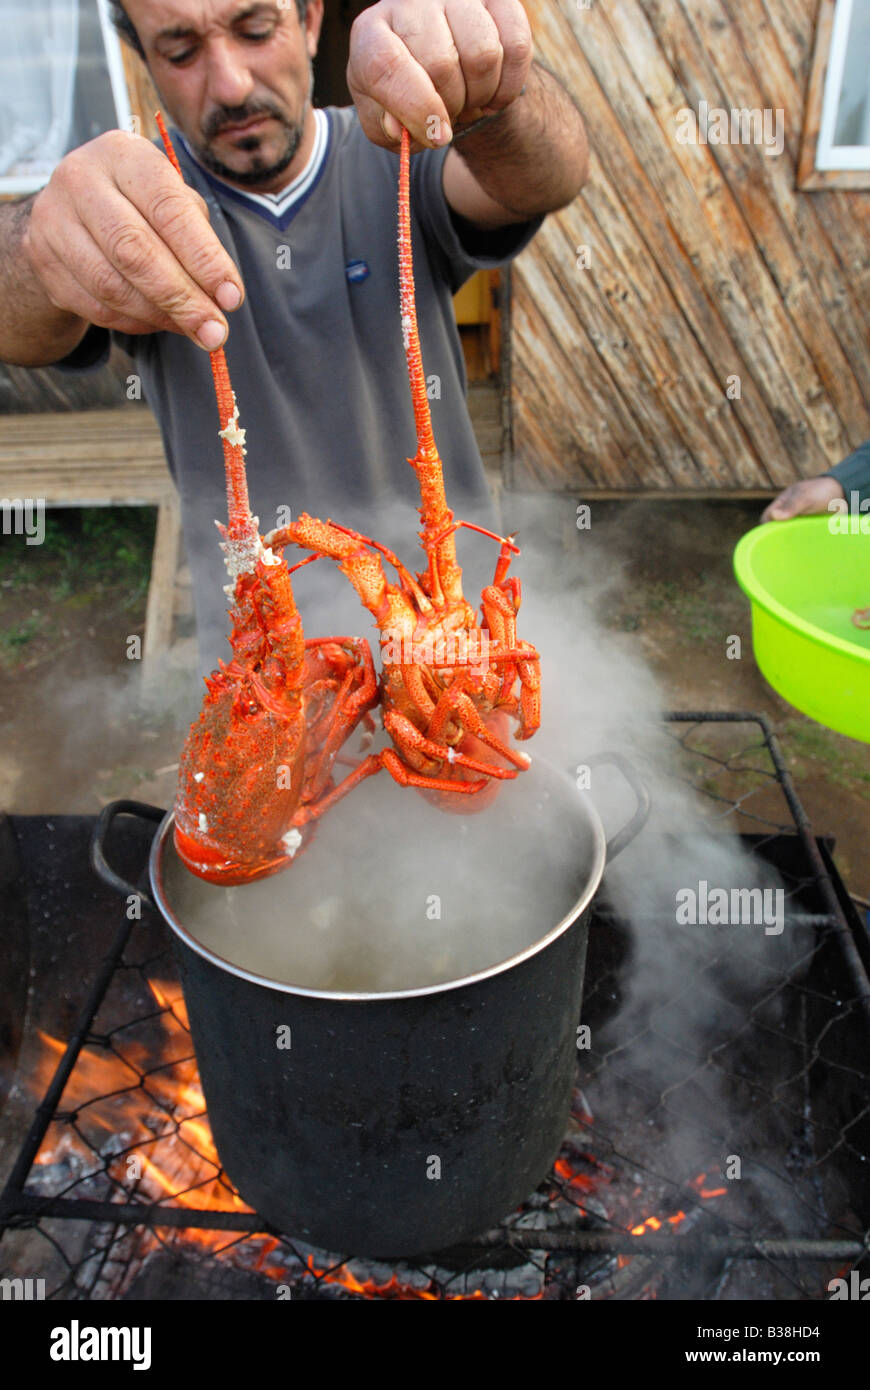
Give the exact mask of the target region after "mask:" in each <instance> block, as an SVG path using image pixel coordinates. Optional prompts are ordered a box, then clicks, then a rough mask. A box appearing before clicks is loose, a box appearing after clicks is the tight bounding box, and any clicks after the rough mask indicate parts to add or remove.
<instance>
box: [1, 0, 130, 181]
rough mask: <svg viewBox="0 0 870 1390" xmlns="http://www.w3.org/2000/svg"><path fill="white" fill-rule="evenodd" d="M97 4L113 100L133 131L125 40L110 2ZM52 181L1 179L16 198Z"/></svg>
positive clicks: (120, 118)
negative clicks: (123, 47)
mask: <svg viewBox="0 0 870 1390" xmlns="http://www.w3.org/2000/svg"><path fill="white" fill-rule="evenodd" d="M96 3H97V14H98V16H99V20H100V32H101V34H102V36H103V49H104V51H105V55H106V67H107V68H108V71H109V82H110V84H111V88H112V100H113V102H114V105H115V115H116V117H117V120H118V125H119V126H120V127H121V128H122V129H123V130H130V129H131V128H132V120H131V118H132V112H131V111H130V98H129V95H128V93H127V82H126V79H125V77H124V63H123V60H122V58H121V40H120V39H119V37H118V34H117V33H116V31H115V26H114V25H113V23H112V21H111V18H110V16H109V6H108V3H107V0H96ZM50 178H51V174H50V173H49V174H34V175H31V176H30V177H27V176H25V175H21V174H4V175H2V176H0V195H2V194H10V193H11V194H16V195H24V194H27V193H37V192H38V191H39V189H40V188H44V187H45V185H46V184H47V183H48V180H49V179H50Z"/></svg>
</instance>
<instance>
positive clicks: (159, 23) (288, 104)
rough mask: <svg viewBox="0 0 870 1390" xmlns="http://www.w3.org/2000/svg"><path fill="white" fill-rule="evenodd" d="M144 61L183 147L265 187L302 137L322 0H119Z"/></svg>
mask: <svg viewBox="0 0 870 1390" xmlns="http://www.w3.org/2000/svg"><path fill="white" fill-rule="evenodd" d="M124 7H125V9H126V11H127V14H128V15H129V17H130V20H131V21H132V23H133V25H134V26H135V29H136V33H137V34H138V36H139V41H140V43H141V44H142V47H143V48H144V50H145V57H146V61H147V63H148V69H149V71H150V73H151V77H152V78H153V80H154V85H155V86H156V87H157V90H158V92H159V93H160V97H161V100H162V101H163V102H164V104H165V106H166V109H167V111H168V112H169V114H170V116H171V117H172V119H173V121H174V122H175V124H176V125H177V126H178V128H179V130H181V131H182V132H183V134H184V135H185V137H186V138H187V140H188V142H189V144H190V146H191V148H192V149H193V150H194V151H195V153H196V154H197V156H198V157H199V159H200V160H201V161H202V163H203V164H205V165H206V166H207V167H208V168H210V169H212V170H213V171H214V172H215V173H216V174H218V175H219V176H220V177H221V178H225V179H228V180H229V181H230V182H234V183H238V184H242V185H244V186H246V187H250V188H259V189H261V190H262V191H264V192H268V191H274V189H275V188H278V187H280V186H281V184H282V183H283V182H286V178H283V179H282V177H281V176H282V174H284V171H285V170H286V169H287V168H288V166H289V165H290V164H291V162H292V160H293V158H294V156H295V154H296V152H297V150H298V149H299V146H300V143H301V141H302V137H303V133H304V129H305V118H306V115H307V113H308V111H309V109H310V101H311V82H312V76H311V59H312V58H313V57H314V54H315V53H316V52H317V39H318V36H319V34H320V24H321V20H322V18H323V0H309V4H308V9H307V11H306V17H305V23H304V25H303V24H302V23H300V21H299V15H298V13H297V10H296V0H281V3H279V0H125V6H124Z"/></svg>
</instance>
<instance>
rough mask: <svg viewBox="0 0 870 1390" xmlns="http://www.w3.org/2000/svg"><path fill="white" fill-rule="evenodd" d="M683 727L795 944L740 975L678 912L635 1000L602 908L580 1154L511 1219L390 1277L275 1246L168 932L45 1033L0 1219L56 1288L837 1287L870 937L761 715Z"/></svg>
mask: <svg viewBox="0 0 870 1390" xmlns="http://www.w3.org/2000/svg"><path fill="white" fill-rule="evenodd" d="M666 729H667V732H668V734H669V736H670V738H671V739H672V740H673V742H674V745H675V750H674V751H675V753H676V755H677V756H676V758H675V764H674V765H675V767H676V775H677V777H678V778H680V779H682V780H684V781H685V782H686V783H687V784H688V785H689V786H691V787H692V788H694V790H695V791H696V792H698V793H699V794H700V796H701V799H702V801H703V804H704V806H705V807H706V810H707V812H708V813H709V816H710V819H711V821H712V822H718V827H719V829H720V830H724V831H727V832H728V833H729V837H730V836H737V835H740V836H741V837H742V844H743V845H744V846H745V847H746V848H747V849H748V850H749V851H750V852H751V854H752V855H753V856H754V857H755V859H756V861H764V862H765V863H768V864H772V865H773V866H774V867H775V868H776V870H777V872H778V874H779V875H780V880H781V882H782V884H783V886H784V889H785V901H786V907H787V923H788V926H789V931H790V940H791V943H792V944H791V948H790V949H789V951H787V952H782V951H774V950H771V949H769V948H768V946H767V945H766V944H765V939H764V935H763V933H762V934H759V935H758V936H757V937H756V938H755V939H754V944H753V945H752V946H750V947H745V946H743V945H742V944H741V952H742V956H741V969H740V971H738V972H737V973H736V974H735V970H734V963H733V948H732V944H731V942H729V941H728V939H727V937H726V936H725V935H723V934H722V933H718V934H717V933H716V932H712V933H711V932H705V933H703V934H698V932H697V931H694V932H693V930H692V928H691V927H684V928H677V929H676V930H675V929H674V922H673V909H671V915H670V919H669V922H668V931H669V933H670V935H669V940H670V941H671V942H672V943H673V951H674V955H673V959H674V960H675V961H678V962H679V969H678V970H675V971H674V973H673V978H668V980H667V981H666V984H665V986H664V987H663V988H662V989H661V990H660V991H659V993H658V995H657V996H656V997H654V998H649V999H646V1000H644V999H640V1000H638V999H636V998H634V999H629V1000H628V1001H626V998H625V997H624V992H625V990H626V980H630V979H634V978H637V975H638V973H639V972H638V969H635V970H634V971H633V972H632V971H629V970H627V959H628V957H629V956H630V955H631V954H632V952H633V950H634V949H635V946H634V944H633V943H634V942H635V941H636V936H632V934H631V933H630V932H629V931H628V929H627V926H626V923H625V922H624V921H623V920H622V919H621V918H620V915H619V914H618V913H617V912H616V911H615V910H614V908H613V907H612V906H610V905H609V904H608V901H607V899H606V897H605V898H604V899H603V900H602V901H600V902H599V904H598V906H597V908H596V912H595V916H594V918H593V922H592V925H591V930H590V960H589V964H588V967H587V978H588V984H587V990H586V994H585V998H584V1013H583V1017H584V1020H589V1019H592V1020H593V1021H594V1026H593V1029H592V1036H593V1038H594V1045H593V1046H592V1047H591V1048H590V1049H589V1051H585V1052H580V1053H579V1054H578V1055H579V1057H580V1058H581V1061H580V1065H579V1070H578V1089H577V1090H576V1092H575V1103H574V1109H573V1114H572V1117H571V1122H570V1125H569V1131H568V1134H567V1136H566V1141H565V1145H564V1147H563V1150H562V1154H561V1156H560V1158H559V1160H558V1161H557V1163H556V1166H555V1169H554V1171H553V1172H552V1174H551V1175H550V1176H549V1178H548V1179H547V1180H546V1181H545V1182H544V1183H542V1184H541V1186H540V1188H539V1189H538V1191H537V1192H536V1193H534V1194H532V1195H531V1196H530V1198H529V1200H528V1201H527V1202H526V1203H525V1204H524V1206H523V1207H522V1208H521V1209H520V1211H519V1212H517V1213H515V1214H514V1215H513V1216H512V1217H511V1218H510V1219H508V1220H506V1221H505V1222H504V1224H503V1225H502V1226H501V1227H500V1228H499V1229H498V1230H496V1231H492V1232H489V1233H487V1234H486V1235H484V1236H482V1237H480V1238H479V1239H478V1240H477V1241H475V1242H474V1243H473V1244H471V1245H468V1246H465V1247H464V1248H463V1249H462V1250H461V1251H453V1252H442V1253H441V1254H439V1255H438V1256H437V1257H433V1259H432V1260H431V1261H402V1262H401V1263H400V1264H397V1265H395V1266H392V1265H387V1264H385V1263H384V1262H383V1261H378V1262H372V1261H368V1260H357V1259H354V1258H350V1257H345V1256H344V1255H343V1254H330V1253H329V1252H323V1251H315V1250H312V1249H310V1248H309V1247H308V1246H306V1245H304V1244H303V1243H301V1242H299V1241H296V1240H293V1239H290V1238H288V1237H287V1236H284V1235H283V1234H281V1233H279V1232H275V1231H270V1230H269V1228H268V1227H267V1226H264V1223H263V1221H262V1219H261V1218H258V1217H257V1215H256V1213H253V1212H251V1211H250V1209H249V1208H247V1207H246V1206H245V1205H244V1203H242V1202H241V1200H240V1199H239V1197H238V1196H237V1194H236V1193H235V1191H234V1189H233V1188H232V1185H231V1184H230V1183H229V1181H228V1180H227V1178H226V1177H225V1176H224V1175H223V1173H222V1172H221V1169H220V1165H219V1161H218V1160H217V1156H216V1154H215V1152H214V1149H213V1147H212V1144H211V1137H210V1132H209V1129H208V1122H207V1116H206V1115H205V1113H204V1109H203V1101H202V1095H201V1091H200V1089H199V1082H198V1077H197V1071H196V1063H195V1059H194V1057H193V1051H192V1047H191V1043H190V1036H189V1033H188V1031H187V1026H186V1016H185V1011H184V1004H183V999H182V998H181V994H180V989H179V987H178V985H177V982H176V977H175V971H174V966H173V962H172V956H171V952H170V951H169V949H168V947H167V946H166V944H165V936H164V935H163V928H162V926H161V925H160V924H158V923H155V922H153V921H144V920H143V921H142V922H141V923H139V922H128V921H126V920H125V921H124V923H123V925H122V927H121V928H120V929H119V931H118V934H117V936H116V939H115V942H114V945H113V948H112V950H111V952H110V954H109V956H108V957H107V958H106V960H105V961H104V963H103V965H102V967H101V969H100V971H99V974H98V977H97V979H95V981H94V983H93V986H92V988H91V991H90V994H89V997H88V1000H87V1002H86V1004H85V1006H84V1008H83V1011H82V1015H81V1018H80V1021H79V1026H78V1027H77V1029H76V1031H75V1033H74V1035H73V1037H72V1039H71V1041H70V1043H69V1044H68V1046H66V1047H64V1046H63V1045H62V1044H59V1043H52V1042H51V1041H50V1040H47V1041H46V1053H45V1055H46V1065H47V1069H51V1068H50V1067H49V1062H50V1061H51V1062H53V1060H54V1058H55V1057H56V1058H57V1066H56V1068H55V1069H54V1071H53V1076H52V1077H51V1080H50V1082H49V1083H48V1084H47V1087H46V1089H45V1095H44V1099H43V1100H42V1101H41V1103H40V1104H39V1106H38V1109H37V1111H36V1115H35V1118H34V1120H33V1124H32V1126H31V1129H30V1132H29V1134H28V1136H27V1139H26V1141H25V1143H24V1145H23V1147H22V1150H21V1152H20V1154H19V1157H18V1160H17V1162H16V1164H15V1167H14V1169H13V1172H12V1174H11V1177H10V1179H9V1182H8V1183H7V1186H6V1189H5V1191H4V1193H3V1197H2V1204H0V1230H2V1231H6V1230H9V1231H16V1230H17V1231H21V1230H27V1231H28V1239H29V1241H30V1242H31V1249H32V1248H33V1242H34V1241H42V1242H43V1243H44V1247H45V1248H44V1252H43V1253H44V1257H45V1258H44V1259H42V1260H41V1265H40V1268H41V1269H43V1270H44V1269H46V1268H48V1269H50V1270H51V1277H50V1278H49V1279H48V1281H47V1282H48V1290H47V1292H48V1295H49V1296H50V1297H51V1296H54V1297H61V1298H117V1297H124V1296H128V1297H129V1296H133V1297H160V1298H184V1297H237V1298H238V1297H240V1298H261V1297H273V1298H274V1297H275V1296H276V1286H278V1288H279V1290H280V1293H279V1296H287V1295H288V1294H289V1295H291V1296H292V1297H294V1298H299V1297H303V1298H334V1297H339V1298H345V1297H373V1298H421V1299H426V1298H445V1299H450V1298H490V1297H511V1298H545V1299H564V1298H575V1297H577V1296H578V1289H580V1291H581V1295H583V1296H585V1295H588V1296H591V1297H593V1298H614V1297H616V1298H619V1297H621V1298H650V1297H666V1298H667V1297H670V1298H685V1297H694V1298H727V1297H732V1298H733V1297H756V1298H778V1299H782V1298H806V1297H810V1298H823V1297H825V1296H826V1286H827V1281H828V1280H829V1279H830V1278H832V1277H833V1276H835V1275H840V1274H843V1273H844V1272H847V1271H848V1270H849V1269H850V1268H852V1267H853V1266H855V1265H856V1264H857V1263H858V1262H859V1261H860V1260H861V1259H862V1258H866V1257H867V1253H868V1249H870V1232H868V1225H870V1190H868V1187H870V1185H868V1168H867V1162H868V1153H870V1086H868V1073H870V1061H868V1056H870V1052H868V1042H870V988H868V983H867V975H866V972H865V968H864V964H863V962H862V956H863V957H864V960H865V961H866V959H867V955H866V950H867V938H866V932H865V930H864V927H863V925H862V923H861V922H860V919H859V918H858V916H857V913H856V912H855V910H854V908H853V907H852V906H851V905H850V904H849V902H848V899H847V898H846V896H845V893H844V890H843V889H842V885H841V884H840V882H839V879H838V876H837V875H836V870H835V869H834V867H833V864H832V861H831V860H830V857H829V852H828V847H827V846H826V845H825V843H824V842H821V841H817V840H816V839H815V838H814V837H813V835H812V833H811V831H810V827H809V824H808V822H807V818H806V816H805V814H804V812H803V809H802V808H801V806H800V803H799V801H798V799H797V797H796V795H795V792H794V788H793V786H792V784H791V780H790V778H789V775H788V772H787V770H786V768H785V765H784V763H783V760H782V757H781V754H780V751H779V749H778V746H777V744H776V740H775V738H774V736H773V734H772V732H771V730H770V728H769V725H768V724H767V722H766V720H765V719H764V717H763V716H759V715H752V714H728V715H711V714H703V713H698V714H682V713H681V714H674V715H670V716H668V717H667V722H666ZM661 911H662V909H661V905H660V904H656V903H652V904H651V905H650V914H651V916H652V917H654V916H655V915H656V914H657V913H660V912H661ZM635 926H636V931H637V933H640V932H642V931H643V930H644V923H642V922H639V923H636V924H635ZM681 932H682V933H683V937H681V935H680V933H681ZM723 979H724V983H723ZM627 1003H628V1004H630V1005H631V1006H630V1007H626V1005H627ZM43 1084H45V1083H44V1082H43ZM580 1087H582V1089H580ZM677 1141H678V1142H677ZM735 1160H737V1162H736V1163H735Z"/></svg>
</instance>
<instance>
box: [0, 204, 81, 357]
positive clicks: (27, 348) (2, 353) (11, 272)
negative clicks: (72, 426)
mask: <svg viewBox="0 0 870 1390" xmlns="http://www.w3.org/2000/svg"><path fill="white" fill-rule="evenodd" d="M32 204H33V198H24V199H22V200H21V201H19V202H14V203H7V204H5V205H4V206H0V362H11V363H14V364H15V365H17V366H21V367H42V366H45V365H47V364H48V363H50V362H58V361H60V359H61V358H62V357H65V356H66V355H67V353H68V352H72V350H73V348H74V347H75V346H76V345H77V344H78V343H79V342H80V341H81V338H82V336H83V334H84V332H85V329H86V327H87V324H86V323H85V322H84V320H83V319H80V318H77V317H76V315H75V314H70V313H68V312H67V311H66V310H63V309H58V308H56V307H55V305H54V304H52V302H51V300H50V299H49V297H48V295H47V294H46V293H45V290H44V289H43V288H42V285H41V284H40V282H39V280H38V279H37V277H36V275H35V274H34V272H33V270H32V269H31V266H30V262H29V260H28V258H27V254H26V250H25V240H26V235H27V227H28V223H29V220H30V209H31V207H32Z"/></svg>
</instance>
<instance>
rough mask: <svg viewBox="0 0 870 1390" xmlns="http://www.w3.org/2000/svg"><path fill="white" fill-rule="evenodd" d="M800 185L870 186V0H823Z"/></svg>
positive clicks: (804, 134) (810, 186) (808, 104)
mask: <svg viewBox="0 0 870 1390" xmlns="http://www.w3.org/2000/svg"><path fill="white" fill-rule="evenodd" d="M797 184H798V188H802V189H807V190H810V191H811V190H813V189H822V188H870V0H822V3H821V7H820V10H819V22H818V29H817V30H816V47H815V53H814V55H813V66H812V73H811V76H810V86H809V93H808V97H807V110H806V117H805V122H804V131H803V139H802V144H801V155H800V161H799V165H798V177H797Z"/></svg>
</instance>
